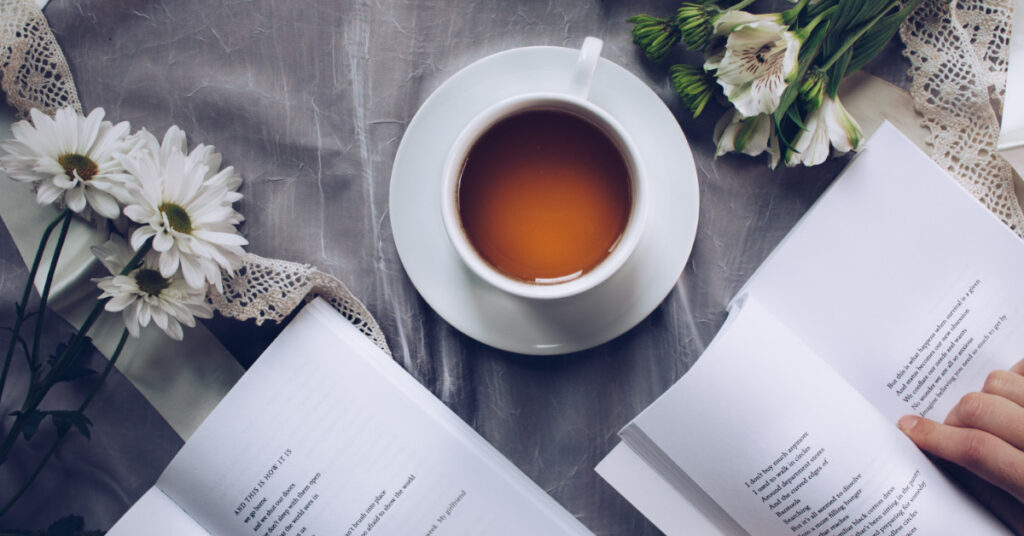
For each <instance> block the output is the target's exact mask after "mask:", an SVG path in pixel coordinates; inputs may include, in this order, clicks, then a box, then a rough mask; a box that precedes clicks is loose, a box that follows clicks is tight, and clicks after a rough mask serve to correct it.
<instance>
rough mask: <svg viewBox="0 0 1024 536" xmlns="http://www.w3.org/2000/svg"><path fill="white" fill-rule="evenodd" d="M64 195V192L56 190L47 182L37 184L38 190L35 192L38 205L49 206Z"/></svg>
mask: <svg viewBox="0 0 1024 536" xmlns="http://www.w3.org/2000/svg"><path fill="white" fill-rule="evenodd" d="M63 193H64V190H62V189H60V188H57V187H56V186H54V185H53V184H51V183H50V182H49V181H47V182H41V183H39V189H38V190H36V201H37V202H38V203H39V204H40V205H51V204H53V202H54V201H56V200H57V199H59V198H60V196H61V195H62V194H63Z"/></svg>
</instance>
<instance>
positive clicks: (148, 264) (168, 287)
mask: <svg viewBox="0 0 1024 536" xmlns="http://www.w3.org/2000/svg"><path fill="white" fill-rule="evenodd" d="M93 254H95V255H96V257H97V258H98V259H99V260H100V262H102V263H103V265H104V266H106V267H107V270H109V271H110V273H112V274H115V275H113V276H111V277H104V278H100V279H94V281H95V282H96V284H97V286H98V287H99V288H100V289H101V290H102V291H103V294H101V295H100V299H106V298H109V299H110V300H109V301H108V302H107V303H106V305H104V307H103V308H104V309H106V310H107V311H110V312H114V313H116V312H121V316H122V319H123V320H124V325H125V327H126V328H127V329H128V333H130V334H131V335H132V336H133V337H138V336H139V332H140V328H143V327H146V326H148V325H149V322H150V321H152V322H153V323H154V324H156V325H157V327H159V328H160V329H162V330H163V332H164V333H166V334H167V336H168V337H170V338H172V339H174V340H177V341H180V340H181V339H182V337H183V335H184V333H183V332H182V329H181V326H182V324H184V325H185V326H188V327H194V326H195V325H196V320H195V319H196V318H211V317H213V308H212V307H211V306H210V305H209V304H208V303H206V290H205V289H196V288H192V287H191V286H189V285H188V284H187V283H186V282H185V281H183V280H182V279H181V278H180V277H178V276H177V275H175V276H172V277H164V276H163V275H162V274H161V273H160V271H159V270H158V269H157V263H158V261H157V257H156V255H153V254H152V253H151V254H149V255H146V257H145V258H144V260H143V262H142V266H139V267H138V268H136V269H134V270H132V271H130V272H128V273H127V274H126V275H117V274H119V273H120V272H121V270H123V269H124V267H125V266H127V265H128V263H129V262H130V261H131V259H132V256H133V253H132V251H131V249H129V248H128V245H127V244H125V243H124V242H123V241H122V240H120V239H116V240H110V241H108V242H107V243H105V244H103V245H102V246H98V247H94V248H93Z"/></svg>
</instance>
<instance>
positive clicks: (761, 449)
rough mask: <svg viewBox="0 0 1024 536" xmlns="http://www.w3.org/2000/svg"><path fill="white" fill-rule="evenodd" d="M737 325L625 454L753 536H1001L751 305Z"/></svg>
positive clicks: (629, 436)
mask: <svg viewBox="0 0 1024 536" xmlns="http://www.w3.org/2000/svg"><path fill="white" fill-rule="evenodd" d="M734 315H735V318H733V319H732V320H731V321H730V324H729V326H728V329H727V331H725V333H724V334H723V335H721V336H719V337H716V338H715V340H714V341H713V342H712V344H711V346H710V347H709V348H708V349H707V351H705V353H704V355H703V356H702V357H701V358H700V360H698V362H697V364H696V365H695V366H694V367H693V368H692V369H691V370H690V371H689V372H688V373H687V374H686V375H684V376H683V378H682V379H681V380H680V381H679V382H677V383H676V384H675V385H674V386H673V387H672V388H671V389H669V391H668V392H666V393H665V394H664V395H663V396H662V397H661V398H659V399H658V400H657V401H655V402H654V403H653V404H652V405H651V406H650V407H649V408H648V409H647V410H645V411H644V412H643V413H642V414H641V415H640V416H638V417H637V418H636V419H635V420H634V421H633V422H632V423H631V424H630V425H629V426H628V427H627V428H626V429H625V430H624V431H623V438H624V439H625V440H626V442H627V444H629V445H630V447H631V448H633V449H634V450H638V451H640V452H641V454H643V453H644V452H646V453H647V455H648V457H652V456H651V455H652V454H653V455H663V456H665V457H667V458H668V459H669V460H671V462H672V463H673V464H675V465H676V466H678V467H679V468H680V469H682V470H683V471H685V472H686V474H687V475H689V476H690V477H692V478H693V480H694V481H695V482H696V483H697V484H698V485H700V486H701V487H702V488H703V489H704V490H705V491H706V492H707V493H708V495H710V496H711V497H712V498H713V499H714V500H715V501H717V502H718V503H719V504H720V505H721V506H722V507H723V508H724V509H725V510H726V511H727V512H728V513H729V515H731V516H732V517H733V519H735V520H736V521H737V522H738V523H739V524H740V525H742V526H743V527H744V528H745V529H746V530H747V531H748V532H750V533H751V534H759V535H762V534H763V535H780V536H781V535H786V536H791V535H798V536H829V535H835V536H839V535H862V534H872V535H873V534H887V535H888V534H892V535H897V534H902V535H911V534H919V535H923V534H1006V533H1007V532H1006V531H1005V529H1004V528H1003V527H1002V525H1001V524H1000V523H999V522H998V521H996V520H995V519H994V518H993V517H992V516H991V515H990V514H988V512H987V511H985V510H984V509H983V508H982V507H981V506H979V505H978V504H977V503H976V502H974V500H973V499H971V498H969V497H967V496H966V495H965V494H964V493H963V492H962V491H961V490H959V489H958V488H957V487H956V486H955V485H953V484H952V483H951V482H950V481H949V480H948V479H947V478H946V477H945V476H944V475H942V474H941V473H940V472H939V471H938V470H937V469H936V468H935V466H934V465H933V464H932V463H931V462H930V461H928V459H927V458H926V457H925V456H924V455H923V454H922V453H921V452H920V451H919V450H918V449H917V447H915V446H914V444H913V443H911V442H910V440H909V439H907V438H906V437H905V436H904V435H903V434H902V433H901V432H900V431H899V430H898V429H897V428H896V427H895V426H893V425H892V424H891V423H889V422H888V421H887V420H886V418H885V417H883V416H882V415H881V414H880V413H879V412H878V411H877V410H876V409H875V408H874V407H872V405H871V404H870V403H869V402H868V401H867V400H865V399H864V398H863V397H862V396H861V395H860V394H858V393H857V391H856V390H854V389H853V388H852V387H850V386H849V385H848V384H847V383H846V382H844V381H843V379H842V378H841V377H839V376H838V375H837V374H836V373H835V372H834V371H833V370H832V369H831V368H830V367H829V366H828V365H827V364H825V363H824V362H823V361H821V360H820V359H818V358H817V356H815V354H814V353H813V352H812V351H811V350H810V348H808V347H807V346H806V345H805V344H803V343H802V342H801V341H800V340H799V339H798V338H797V337H796V336H795V335H794V334H793V333H792V332H790V331H789V330H788V329H787V328H786V327H785V326H784V325H783V324H782V323H780V322H779V321H778V320H777V319H775V318H774V317H772V315H771V314H770V313H768V312H767V310H766V309H764V308H763V307H762V306H761V305H760V304H758V303H757V302H756V301H754V300H747V301H746V302H745V303H744V304H743V306H742V308H741V309H740V310H739V311H738V312H736V313H734ZM651 449H656V452H652V450H651ZM649 463H652V462H649ZM652 464H654V465H656V462H655V463H652Z"/></svg>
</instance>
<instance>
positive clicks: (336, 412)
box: [157, 301, 589, 536]
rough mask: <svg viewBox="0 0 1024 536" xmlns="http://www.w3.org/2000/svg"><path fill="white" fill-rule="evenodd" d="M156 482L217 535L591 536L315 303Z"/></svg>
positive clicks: (342, 321)
mask: <svg viewBox="0 0 1024 536" xmlns="http://www.w3.org/2000/svg"><path fill="white" fill-rule="evenodd" d="M157 486H158V487H159V488H160V489H162V490H163V491H164V492H165V493H166V494H167V495H168V496H169V497H170V498H171V499H172V500H173V501H174V502H175V503H177V504H178V505H180V506H181V508H182V509H183V510H184V511H185V512H187V513H188V514H189V515H190V516H192V517H193V518H194V519H195V520H196V521H197V522H198V523H199V524H200V525H202V526H203V527H205V528H206V529H207V530H208V531H209V532H210V534H212V535H214V536H236V535H237V536H242V535H246V536H253V535H255V536H316V535H319V536H327V535H331V536H335V535H338V536H368V535H376V534H381V535H384V534H408V535H414V536H431V535H440V534H509V535H512V534H589V532H588V531H587V530H586V529H585V528H584V527H583V526H582V525H581V524H579V523H578V522H577V521H576V520H575V518H573V517H572V516H571V515H570V514H568V513H567V512H566V511H565V510H564V509H562V508H561V507H560V506H558V504H557V503H555V501H554V500H552V499H551V498H550V497H549V496H547V495H546V494H545V493H544V492H543V491H542V490H540V488H538V487H537V486H536V485H535V484H533V483H532V482H531V481H530V480H529V479H527V478H526V477H525V475H523V474H522V473H521V472H519V471H518V469H516V468H515V467H514V466H513V465H512V464H511V463H509V462H508V461H507V460H505V459H504V458H503V457H501V455H500V454H498V452H497V451H495V450H494V449H493V447H491V446H490V445H489V444H487V443H486V441H484V440H483V439H482V438H481V437H480V436H479V435H477V434H476V433H475V432H474V431H473V430H472V429H471V428H470V427H469V426H467V425H466V424H465V423H463V422H462V421H461V420H459V419H458V417H457V416H455V414H454V413H452V412H451V411H450V410H448V408H447V407H445V406H444V404H443V403H441V402H440V401H439V400H438V399H437V398H435V397H434V396H433V395H432V394H430V392H429V391H427V390H426V389H425V388H423V387H422V386H420V385H419V384H418V383H417V382H416V381H415V380H414V379H413V378H412V377H411V376H409V375H408V374H407V373H406V372H405V371H404V370H402V369H401V367H399V366H398V365H397V364H396V363H394V361H392V360H391V359H390V358H388V357H387V356H386V355H384V354H383V353H382V352H380V350H379V349H377V348H376V347H374V346H373V345H372V344H371V343H370V342H369V341H368V340H366V338H365V336H363V335H362V334H361V333H359V331H358V330H357V329H356V328H355V327H354V326H352V325H351V324H350V323H349V322H348V321H346V320H345V319H344V318H342V317H341V316H340V315H339V314H338V313H336V312H335V311H334V310H333V309H331V308H330V306H328V305H326V303H324V302H321V301H315V302H313V303H311V304H310V305H307V306H306V308H305V309H304V310H303V311H302V312H300V313H299V315H298V316H297V317H296V318H295V319H294V320H292V322H291V324H290V325H289V326H288V327H287V328H285V330H284V331H283V332H282V333H281V334H280V335H279V336H278V338H277V340H275V341H274V343H273V344H272V345H271V346H270V347H269V348H268V349H267V351H266V352H265V353H264V354H263V355H262V356H261V357H260V359H259V360H257V362H256V363H255V364H254V365H253V367H252V368H251V369H250V370H249V371H248V372H247V373H246V374H245V376H243V378H242V379H241V380H240V381H239V383H238V384H237V385H236V386H235V387H234V389H232V391H231V392H230V393H229V394H228V396H227V397H226V398H225V399H224V400H223V401H222V402H221V404H220V405H219V406H217V408H216V409H215V410H214V412H213V413H212V414H211V415H210V417H209V418H208V419H207V420H206V421H205V422H204V423H203V424H202V426H201V427H200V428H199V430H198V431H197V432H196V433H195V435H193V436H192V438H191V439H190V440H189V441H188V443H186V445H185V446H184V448H183V449H182V451H181V452H180V453H179V454H178V456H177V457H176V458H175V459H174V460H173V461H172V462H171V464H170V465H169V466H168V468H167V470H166V471H165V472H164V474H163V475H162V476H161V477H160V479H159V481H158V483H157Z"/></svg>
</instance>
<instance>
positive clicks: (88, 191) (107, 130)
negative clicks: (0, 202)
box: [0, 108, 131, 219]
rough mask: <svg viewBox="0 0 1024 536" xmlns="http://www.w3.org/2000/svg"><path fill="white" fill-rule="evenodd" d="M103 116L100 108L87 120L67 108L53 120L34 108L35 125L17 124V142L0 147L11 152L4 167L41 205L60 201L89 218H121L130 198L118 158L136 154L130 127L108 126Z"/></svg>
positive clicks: (13, 128) (13, 129)
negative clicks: (32, 190) (30, 188)
mask: <svg viewBox="0 0 1024 536" xmlns="http://www.w3.org/2000/svg"><path fill="white" fill-rule="evenodd" d="M103 114H104V112H103V108H96V109H95V110H93V111H92V112H90V113H89V115H88V116H87V117H82V116H81V115H78V113H77V112H75V111H74V109H72V108H62V109H60V110H58V111H57V114H56V116H55V117H53V118H51V117H49V116H47V115H46V114H44V113H42V112H40V111H39V110H36V109H33V110H31V111H30V116H31V119H32V121H31V123H30V122H28V121H19V122H17V123H15V124H14V125H12V126H11V133H12V134H13V135H14V138H13V139H10V140H5V141H3V142H0V147H2V148H3V149H4V150H5V151H6V152H7V154H6V155H4V156H3V157H0V164H2V165H3V167H4V169H5V170H6V172H7V174H8V175H9V176H10V177H11V178H12V179H15V180H18V181H22V182H29V183H32V184H33V187H34V188H35V190H36V200H37V201H38V202H39V204H41V205H49V204H52V203H54V202H57V201H60V202H61V203H63V204H64V205H65V206H67V207H68V208H69V209H71V210H72V211H74V212H77V213H78V214H81V215H82V216H83V217H85V218H87V219H88V218H90V217H91V212H92V211H95V212H96V213H98V214H99V215H100V216H103V217H104V218H111V219H113V218H116V217H117V216H118V215H119V214H120V211H121V208H120V205H119V204H118V199H123V198H124V197H125V195H126V191H125V187H124V181H125V180H126V177H125V174H124V169H123V167H122V166H121V163H120V161H119V160H118V158H117V155H118V154H120V153H126V152H129V151H130V150H131V142H130V141H128V139H127V137H128V131H129V130H130V129H131V126H130V125H129V124H128V123H127V122H121V123H118V124H116V125H115V124H113V123H111V122H110V121H104V120H103Z"/></svg>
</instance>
